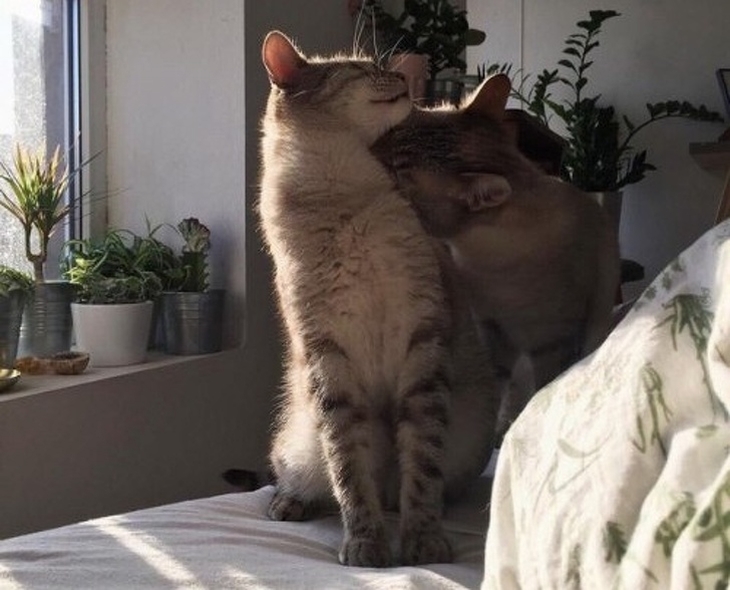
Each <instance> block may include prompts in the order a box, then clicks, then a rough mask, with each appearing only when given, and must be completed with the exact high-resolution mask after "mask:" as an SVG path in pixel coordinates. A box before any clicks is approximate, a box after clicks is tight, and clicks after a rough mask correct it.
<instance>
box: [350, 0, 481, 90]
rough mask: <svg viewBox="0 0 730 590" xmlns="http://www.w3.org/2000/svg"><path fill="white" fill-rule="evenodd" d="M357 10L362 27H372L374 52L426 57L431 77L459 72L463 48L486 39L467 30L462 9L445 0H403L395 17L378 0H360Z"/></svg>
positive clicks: (464, 63)
mask: <svg viewBox="0 0 730 590" xmlns="http://www.w3.org/2000/svg"><path fill="white" fill-rule="evenodd" d="M360 11H361V12H360V18H361V22H362V23H363V25H364V26H369V27H371V28H372V32H371V36H372V37H373V40H374V41H373V45H374V48H375V50H376V52H378V51H377V50H378V49H383V50H386V51H391V52H392V51H395V50H397V51H401V52H411V53H418V54H422V55H427V56H428V60H429V72H430V74H431V77H432V78H435V77H436V76H437V75H438V74H439V73H440V72H442V71H444V70H446V69H451V68H453V69H455V70H458V71H461V72H463V71H464V70H465V69H466V62H465V61H464V58H463V53H464V50H465V49H466V47H467V46H472V45H480V44H481V43H483V42H484V39H485V38H486V35H485V33H484V31H480V30H478V29H473V28H470V27H469V22H468V20H467V13H466V10H461V9H458V8H456V7H455V6H454V5H453V4H452V3H451V2H449V1H448V0H405V2H404V4H403V10H402V12H401V13H400V14H399V15H398V16H393V15H391V14H389V13H388V12H387V11H386V10H385V9H384V8H383V5H382V2H381V1H380V0H364V1H363V3H362V5H361V8H360Z"/></svg>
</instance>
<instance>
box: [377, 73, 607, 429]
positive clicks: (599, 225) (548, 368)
mask: <svg viewBox="0 0 730 590" xmlns="http://www.w3.org/2000/svg"><path fill="white" fill-rule="evenodd" d="M509 92H510V82H509V79H508V78H507V77H506V76H504V75H498V76H495V77H492V78H490V79H488V80H486V81H485V82H483V83H482V85H481V86H480V87H479V88H478V89H477V90H476V91H475V93H474V94H473V95H472V97H471V99H470V100H469V101H468V102H467V104H466V105H465V106H463V107H462V108H459V109H450V108H442V109H433V110H423V109H416V110H414V112H413V113H412V114H411V115H410V116H409V117H408V119H406V120H405V121H403V122H401V123H399V124H398V125H397V126H396V127H394V128H393V129H391V130H390V131H389V132H388V133H387V134H385V135H384V136H382V137H381V138H380V139H379V140H378V142H376V144H375V145H374V146H373V153H375V154H376V155H377V156H378V157H379V158H380V159H381V161H383V162H384V163H385V164H386V165H387V166H388V167H389V168H390V169H391V171H392V172H393V173H394V175H395V177H396V178H397V179H398V182H399V185H400V187H401V189H402V190H403V191H404V192H405V193H406V194H407V195H408V197H409V200H410V201H411V202H412V203H413V205H414V207H415V209H416V210H417V211H418V213H419V217H420V218H421V221H422V222H423V224H424V226H425V227H426V228H427V230H428V231H429V232H430V233H431V234H433V235H435V236H439V237H441V238H443V240H444V241H445V243H446V244H447V245H448V247H449V250H450V252H451V255H452V257H453V260H454V262H455V264H456V267H457V272H458V276H459V280H460V281H462V282H463V284H464V285H465V287H466V289H467V290H468V292H469V301H470V305H471V308H472V310H473V312H474V314H475V316H476V318H477V319H478V321H479V323H480V325H481V327H482V333H483V335H484V337H485V339H486V340H488V341H489V342H490V344H491V345H493V346H494V348H495V350H496V351H498V354H499V357H500V358H499V364H500V365H501V367H502V373H503V374H511V373H512V370H513V368H514V365H515V362H516V361H517V358H518V357H519V355H520V354H526V355H528V356H529V358H530V360H531V363H532V368H533V378H534V386H535V387H541V386H542V385H544V384H546V383H547V382H549V381H550V380H552V379H553V378H555V377H556V376H557V375H558V374H559V373H560V372H561V371H563V370H564V369H565V368H567V367H568V366H569V365H570V364H572V363H574V362H575V361H577V360H578V359H580V358H581V357H582V356H584V355H586V354H588V353H589V352H591V351H592V350H594V349H595V348H596V347H597V346H598V345H599V344H600V343H601V342H602V341H603V339H604V338H605V336H606V335H607V333H608V331H609V329H610V327H611V312H612V307H613V301H614V298H615V294H616V289H617V285H618V274H619V257H618V245H617V238H616V235H615V231H614V230H613V228H612V226H611V224H610V223H609V221H608V218H607V216H606V214H605V213H604V212H603V210H602V209H601V207H599V206H598V205H597V204H596V202H595V201H594V200H593V199H591V198H590V197H589V196H588V195H587V194H585V193H583V192H582V191H580V190H578V189H576V188H575V187H573V186H572V185H570V184H567V183H565V182H562V181H560V180H559V179H557V178H554V177H551V176H548V175H546V174H544V173H543V172H542V171H540V170H539V169H538V168H537V167H536V166H535V165H533V164H532V163H531V162H530V161H528V160H527V159H526V158H525V157H524V156H523V155H522V154H521V153H520V152H519V151H518V150H517V148H516V147H515V146H514V145H513V143H512V142H511V141H510V140H509V138H508V136H507V134H506V132H505V130H504V128H503V126H502V118H503V115H504V109H505V104H506V102H507V98H508V95H509ZM475 175H476V176H475ZM531 389H534V388H531ZM531 394H532V391H524V390H523V391H521V392H516V394H515V395H513V396H511V397H509V398H508V399H507V400H506V401H505V403H504V405H503V411H502V416H501V421H502V427H501V428H502V429H504V428H505V427H506V426H507V425H508V423H509V422H511V420H513V419H514V418H515V417H516V415H517V413H518V412H519V411H520V410H521V409H522V407H523V406H524V404H525V403H526V402H527V400H528V399H529V397H530V395H531Z"/></svg>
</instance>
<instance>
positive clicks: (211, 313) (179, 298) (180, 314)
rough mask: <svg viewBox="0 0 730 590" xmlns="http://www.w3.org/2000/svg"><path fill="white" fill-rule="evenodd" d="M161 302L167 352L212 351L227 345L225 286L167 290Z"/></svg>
mask: <svg viewBox="0 0 730 590" xmlns="http://www.w3.org/2000/svg"><path fill="white" fill-rule="evenodd" d="M161 302H162V322H163V326H164V332H165V338H164V340H165V342H164V350H165V352H166V353H167V354H177V355H189V354H208V353H211V352H219V351H220V350H221V349H222V348H223V306H224V302H225V291H224V290H223V289H211V290H209V291H204V292H202V293H193V292H165V293H163V294H162V295H161Z"/></svg>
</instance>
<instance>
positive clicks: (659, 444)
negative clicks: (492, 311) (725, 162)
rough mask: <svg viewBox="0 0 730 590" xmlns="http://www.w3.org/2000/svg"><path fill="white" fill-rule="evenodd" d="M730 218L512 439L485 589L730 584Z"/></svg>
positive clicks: (494, 513) (493, 510)
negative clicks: (729, 415) (729, 412)
mask: <svg viewBox="0 0 730 590" xmlns="http://www.w3.org/2000/svg"><path fill="white" fill-rule="evenodd" d="M729 408H730V222H725V223H724V224H721V225H719V226H717V227H716V228H714V229H713V230H711V231H710V232H708V233H707V234H706V235H705V236H703V237H702V238H701V239H700V240H698V241H697V242H696V243H695V244H694V245H693V246H691V247H690V248H689V249H688V250H687V251H685V252H684V253H683V254H682V255H680V256H679V257H678V258H677V260H675V261H674V262H673V263H672V264H670V265H669V266H668V267H667V268H666V269H665V270H664V271H663V272H662V273H661V274H660V276H659V277H657V279H656V280H655V281H654V282H653V283H652V285H651V286H650V287H649V288H648V289H647V290H646V291H645V292H644V294H643V295H642V296H641V297H640V298H639V300H638V301H637V302H636V304H635V305H634V307H633V309H632V310H631V312H629V314H628V315H627V316H626V317H625V318H624V320H623V321H622V322H621V323H620V324H619V325H618V326H617V328H616V329H615V330H614V332H613V333H612V334H611V335H610V336H609V338H608V339H607V340H606V342H605V343H604V345H603V346H602V347H601V348H600V349H599V350H597V351H596V352H595V353H594V354H593V355H592V356H590V357H589V358H587V359H585V360H584V361H583V362H581V363H580V364H579V365H577V366H575V367H573V368H572V369H571V370H569V371H568V372H566V373H565V374H563V375H562V376H561V377H559V378H558V379H557V380H556V381H554V382H553V383H551V384H550V385H548V386H547V387H545V388H544V389H543V390H542V391H540V392H539V393H538V394H537V395H536V396H535V397H534V398H533V400H532V401H531V403H530V404H529V405H528V407H527V408H526V409H525V411H524V412H523V413H522V415H521V416H520V417H519V419H518V420H517V421H516V422H515V424H514V425H513V427H512V428H511V429H510V431H509V432H508V434H507V436H506V437H505V440H504V443H503V445H502V448H501V450H500V454H499V460H498V463H497V469H496V475H495V482H494V487H493V491H492V497H491V505H490V524H489V531H488V535H487V544H486V551H485V577H484V581H483V584H482V590H487V589H489V590H492V589H499V590H508V589H516V588H522V589H525V590H529V589H537V588H540V589H547V588H559V589H561V590H562V589H578V588H585V589H590V590H593V589H603V588H607V589H624V588H625V589H629V590H638V589H643V588H656V589H661V590H664V589H670V588H671V589H675V588H676V589H684V588H687V589H716V588H727V587H728V586H730V458H729V454H730V421H729V419H728V409H729Z"/></svg>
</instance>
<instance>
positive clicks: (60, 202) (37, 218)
mask: <svg viewBox="0 0 730 590" xmlns="http://www.w3.org/2000/svg"><path fill="white" fill-rule="evenodd" d="M83 165H84V164H82V165H81V166H80V167H79V168H76V169H73V170H70V169H69V168H68V166H65V165H64V158H63V156H62V155H61V149H60V146H58V147H56V149H55V151H54V152H53V155H52V156H51V157H50V158H46V157H45V156H44V155H40V154H38V155H36V154H32V153H31V152H30V151H29V150H27V149H24V148H22V147H21V146H20V145H19V144H18V145H16V147H15V150H14V152H13V157H12V164H8V163H6V162H0V181H2V182H0V207H2V208H3V209H4V210H5V211H7V212H8V213H10V215H12V216H13V217H15V218H16V219H17V220H18V222H19V223H20V224H21V225H22V227H23V234H24V238H25V239H24V242H25V253H26V258H27V259H28V261H29V262H30V263H31V265H32V266H33V274H34V279H35V280H34V288H33V291H32V293H31V294H30V296H29V297H28V301H27V303H26V307H25V312H24V318H23V324H22V328H21V344H20V348H21V349H22V352H23V354H27V355H36V356H41V357H45V356H50V355H52V354H54V353H57V352H61V351H67V350H68V349H69V348H70V346H71V335H72V332H71V311H70V302H71V297H72V289H71V287H70V285H69V284H68V283H67V282H65V281H46V280H45V271H44V267H45V264H46V260H47V258H48V244H49V242H50V239H51V236H52V235H53V233H54V231H55V230H56V229H57V228H58V227H59V224H60V223H61V222H62V221H63V220H64V219H65V218H66V216H68V214H69V212H70V211H71V205H70V204H69V203H68V202H67V201H66V190H67V188H68V186H69V183H70V182H71V181H72V180H73V179H74V177H75V176H76V175H77V174H78V173H79V172H80V170H81V168H82V167H83Z"/></svg>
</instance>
